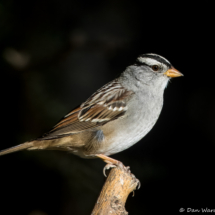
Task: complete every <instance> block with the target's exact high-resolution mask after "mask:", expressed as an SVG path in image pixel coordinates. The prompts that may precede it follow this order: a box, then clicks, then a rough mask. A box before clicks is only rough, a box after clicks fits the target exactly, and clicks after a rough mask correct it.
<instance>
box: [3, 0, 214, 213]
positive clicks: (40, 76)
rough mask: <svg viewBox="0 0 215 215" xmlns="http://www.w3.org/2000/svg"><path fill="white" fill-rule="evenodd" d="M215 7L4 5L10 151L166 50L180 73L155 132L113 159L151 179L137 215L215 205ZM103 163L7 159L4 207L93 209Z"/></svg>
mask: <svg viewBox="0 0 215 215" xmlns="http://www.w3.org/2000/svg"><path fill="white" fill-rule="evenodd" d="M212 8H213V7H212V5H209V4H206V3H203V4H202V3H201V4H198V3H195V4H182V3H180V2H179V1H174V2H173V1H172V2H166V3H165V2H163V1H162V2H161V1H159V2H156V1H150V2H147V1H141V2H140V1H128V0H124V1H114V0H110V1H102V2H101V1H88V2H87V1H71V0H70V1H69V0H62V1H57V0H52V1H49V0H46V1H35V0H32V1H25V0H20V1H15V0H1V1H0V51H1V52H0V54H1V56H0V74H1V76H0V80H1V84H0V92H1V141H0V149H5V148H8V147H11V146H14V145H17V144H19V143H22V142H25V141H27V140H30V139H34V138H36V137H38V136H41V135H42V134H43V133H44V132H46V131H48V130H49V129H50V128H51V127H52V126H53V125H54V124H55V123H56V122H57V121H58V120H59V119H60V118H61V117H62V116H64V115H65V114H67V113H68V112H69V111H70V110H71V109H72V108H73V107H75V106H77V105H78V104H80V103H82V102H83V101H84V100H85V99H87V98H88V97H89V96H90V95H91V94H92V93H93V92H94V91H95V90H97V89H98V88H99V87H101V86H102V85H103V84H105V83H107V82H108V81H110V80H112V79H114V78H115V77H117V76H118V75H119V74H120V73H121V72H122V71H123V70H124V69H125V68H126V67H127V66H128V65H131V64H132V63H133V62H134V60H135V59H136V57H137V56H138V55H140V54H143V53H157V54H160V55H162V56H164V57H166V58H167V59H168V60H169V61H170V62H171V63H172V64H173V65H174V66H175V68H177V69H178V70H179V71H181V72H182V73H183V74H184V77H182V78H177V79H174V80H172V81H171V83H170V84H169V85H168V87H167V89H166V91H165V95H164V101H165V102H164V108H163V110H162V113H161V116H160V118H159V120H158V122H157V123H156V125H155V127H154V128H153V129H152V131H151V132H150V133H149V134H148V135H147V136H146V137H145V138H144V139H143V140H141V141H140V142H139V143H137V144H136V145H134V146H133V147H131V148H130V149H128V150H125V151H123V152H121V153H119V154H116V155H113V156H112V157H113V158H116V159H118V160H120V161H122V162H123V163H124V164H125V165H129V166H130V167H131V170H132V173H134V174H135V175H136V177H137V178H139V179H140V181H141V184H142V187H141V189H140V190H138V191H136V192H135V197H134V198H132V197H131V196H129V198H128V201H127V204H126V209H127V211H128V212H129V214H147V215H148V214H158V213H165V214H167V213H169V214H178V213H179V209H180V208H185V209H186V208H193V209H201V208H206V207H208V208H213V207H215V203H214V197H213V194H214V192H215V186H214V181H215V180H214V179H215V174H214V162H215V158H214V153H215V120H214V119H215V96H214V93H215V87H214V72H215V69H214V36H215V35H214V29H213V28H214V21H213V19H214V16H213V11H212ZM104 165H105V164H104V163H103V162H102V161H101V160H98V159H96V160H84V159H81V158H79V157H76V156H74V155H71V154H68V153H64V152H53V151H34V152H29V151H25V152H18V153H14V154H10V155H6V156H2V157H0V171H1V172H0V214H22V215H25V214H28V215H71V214H80V215H85V214H90V212H91V210H92V208H93V206H94V203H95V202H96V199H97V197H98V195H99V192H100V190H101V188H102V185H103V183H104V176H103V174H102V169H103V167H104Z"/></svg>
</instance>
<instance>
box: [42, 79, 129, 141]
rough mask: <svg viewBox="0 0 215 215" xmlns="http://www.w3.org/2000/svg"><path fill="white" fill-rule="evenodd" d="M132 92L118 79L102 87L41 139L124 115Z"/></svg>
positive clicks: (94, 125) (106, 121)
mask: <svg viewBox="0 0 215 215" xmlns="http://www.w3.org/2000/svg"><path fill="white" fill-rule="evenodd" d="M132 94H133V92H132V91H128V90H126V89H125V88H124V87H123V86H122V85H121V84H120V83H119V82H118V81H117V79H116V80H115V81H112V82H110V83H108V84H106V85H105V86H103V87H102V88H100V89H99V90H98V91H97V92H96V93H94V94H93V95H92V96H91V97H89V99H87V100H86V102H84V103H83V104H82V105H81V106H80V107H78V108H76V109H74V110H72V111H71V112H70V113H68V114H67V115H66V116H65V117H64V118H63V119H62V120H61V121H60V122H59V123H57V124H56V125H55V126H54V128H53V129H52V130H51V131H50V132H49V133H47V134H45V135H44V136H43V137H41V138H39V139H54V138H59V137H62V136H67V135H72V134H75V133H79V132H82V131H84V130H87V129H92V128H96V127H98V126H101V125H103V124H105V123H108V122H110V121H112V120H115V119H117V118H119V117H122V116H123V115H124V114H125V112H126V110H127V106H126V103H127V101H128V99H129V98H130V96H131V95H132Z"/></svg>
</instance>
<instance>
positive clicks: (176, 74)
mask: <svg viewBox="0 0 215 215" xmlns="http://www.w3.org/2000/svg"><path fill="white" fill-rule="evenodd" d="M164 75H166V76H168V77H171V78H176V77H180V76H184V75H183V74H182V73H180V72H179V71H178V70H177V69H175V68H174V67H172V68H171V69H169V70H167V71H166V72H165V73H164Z"/></svg>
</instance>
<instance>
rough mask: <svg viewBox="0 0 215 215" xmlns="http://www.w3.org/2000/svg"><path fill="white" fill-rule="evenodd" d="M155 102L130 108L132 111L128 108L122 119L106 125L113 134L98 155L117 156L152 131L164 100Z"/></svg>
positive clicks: (106, 140) (108, 136)
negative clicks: (116, 154)
mask: <svg viewBox="0 0 215 215" xmlns="http://www.w3.org/2000/svg"><path fill="white" fill-rule="evenodd" d="M155 101H156V102H153V100H152V103H151V104H142V105H139V106H136V108H130V109H131V111H129V107H128V112H127V114H126V115H125V116H124V117H123V118H122V119H118V120H116V121H113V122H110V123H108V124H106V125H105V127H106V129H107V130H108V129H109V130H111V131H112V132H110V133H109V134H108V135H107V138H106V139H105V141H104V144H102V145H103V146H101V147H100V149H99V150H98V153H101V154H105V155H111V154H115V153H118V152H120V151H123V150H125V149H127V148H129V147H131V146H132V145H134V144H135V143H137V142H138V141H139V140H141V139H142V138H143V137H144V136H145V135H146V134H147V133H148V132H149V131H150V130H151V129H152V127H153V126H154V124H155V123H156V121H157V119H158V117H159V115H160V112H161V109H162V106H163V100H162V98H161V99H155ZM131 105H132V104H131ZM134 106H135V105H133V107H134ZM112 128H114V129H112ZM104 134H105V133H104Z"/></svg>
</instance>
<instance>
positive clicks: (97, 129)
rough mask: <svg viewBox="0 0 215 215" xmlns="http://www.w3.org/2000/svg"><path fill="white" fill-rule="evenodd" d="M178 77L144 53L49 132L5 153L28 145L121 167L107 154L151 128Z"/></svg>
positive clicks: (163, 62)
mask: <svg viewBox="0 0 215 215" xmlns="http://www.w3.org/2000/svg"><path fill="white" fill-rule="evenodd" d="M179 76H182V74H181V73H180V72H179V71H177V70H176V69H175V68H174V67H173V66H172V65H171V64H170V62H169V61H168V60H166V59H165V58H163V57H161V56H159V55H156V54H144V55H141V56H139V57H138V58H137V60H136V62H135V64H134V65H131V66H129V67H127V68H126V70H125V71H124V72H123V73H122V74H121V75H120V77H119V78H117V79H115V80H113V81H111V82H109V83H108V84H106V85H104V86H103V87H102V88H100V89H99V90H98V91H96V92H95V93H94V94H93V95H92V96H90V98H89V99H87V100H86V101H85V102H84V103H82V104H81V105H80V106H79V107H78V108H76V109H74V110H72V111H71V112H70V113H68V114H67V115H66V116H65V117H64V118H63V119H62V120H61V121H60V122H59V123H58V124H57V125H56V126H55V127H54V128H53V129H52V130H51V131H50V132H49V133H47V134H45V135H44V136H42V137H41V138H38V139H36V140H33V141H30V142H26V143H23V144H21V145H18V146H15V147H12V148H9V149H6V150H3V151H1V152H0V155H4V154H7V153H11V152H15V151H19V150H23V149H27V150H34V149H49V150H50V149H53V150H65V151H69V152H72V153H73V154H76V155H79V156H81V157H83V158H96V157H99V158H101V159H103V160H104V161H105V162H106V163H108V164H109V165H119V163H120V162H119V161H117V160H114V159H112V158H110V157H108V156H109V155H111V154H115V153H117V152H120V151H123V150H125V149H127V148H129V147H131V146H132V145H134V144H135V143H136V142H138V141H139V140H140V139H142V138H143V137H144V136H145V135H146V134H147V133H148V132H149V131H150V130H151V129H152V127H153V126H154V124H155V122H156V121H157V119H158V117H159V115H160V112H161V109H162V106H163V92H164V89H165V88H166V86H167V83H168V81H169V79H170V78H172V77H179Z"/></svg>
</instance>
